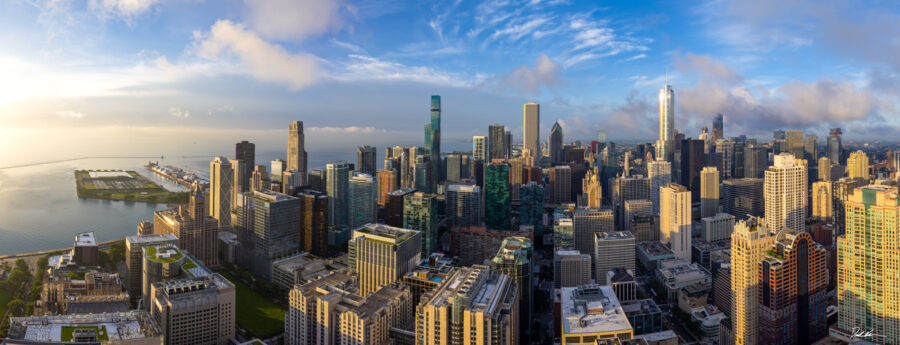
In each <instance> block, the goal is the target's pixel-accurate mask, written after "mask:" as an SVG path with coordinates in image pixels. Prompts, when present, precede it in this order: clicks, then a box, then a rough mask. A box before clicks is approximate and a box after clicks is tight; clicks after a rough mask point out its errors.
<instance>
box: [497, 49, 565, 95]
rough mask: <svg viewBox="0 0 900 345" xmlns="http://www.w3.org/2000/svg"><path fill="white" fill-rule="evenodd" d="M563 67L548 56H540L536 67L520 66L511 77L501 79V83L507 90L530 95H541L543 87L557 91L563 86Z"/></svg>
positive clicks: (536, 61)
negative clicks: (558, 87) (557, 88)
mask: <svg viewBox="0 0 900 345" xmlns="http://www.w3.org/2000/svg"><path fill="white" fill-rule="evenodd" d="M561 73H562V66H560V65H559V63H558V62H555V61H553V60H550V58H549V57H547V55H546V54H541V56H538V58H537V60H535V62H534V67H533V68H532V67H528V66H524V65H523V66H519V67H518V68H516V69H515V70H514V71H513V72H512V73H510V74H509V75H506V76H504V77H503V78H502V79H501V83H503V85H504V86H505V87H507V88H510V89H513V90H519V91H522V92H526V93H530V94H539V93H540V92H541V87H542V86H543V87H546V88H548V89H551V90H552V89H555V88H556V87H557V86H559V85H560V84H562V77H560V74H561Z"/></svg>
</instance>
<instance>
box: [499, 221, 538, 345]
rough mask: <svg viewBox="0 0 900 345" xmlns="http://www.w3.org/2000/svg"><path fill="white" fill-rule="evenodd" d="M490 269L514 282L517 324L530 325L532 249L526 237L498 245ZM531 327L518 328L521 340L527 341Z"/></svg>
mask: <svg viewBox="0 0 900 345" xmlns="http://www.w3.org/2000/svg"><path fill="white" fill-rule="evenodd" d="M491 269H494V270H496V271H500V272H502V273H503V274H505V275H507V276H509V277H510V278H512V280H514V281H515V282H516V285H517V286H518V290H519V291H518V292H517V293H516V295H517V298H518V299H519V302H518V304H519V322H520V324H521V325H531V324H532V321H533V320H534V319H533V315H534V310H533V308H534V302H533V299H534V286H533V285H532V280H533V278H534V277H533V276H534V274H533V272H534V248H533V247H532V245H531V240H530V239H528V238H527V237H507V238H505V239H503V243H501V244H500V250H499V251H497V255H495V256H494V258H493V259H491ZM531 333H532V332H531V327H520V328H519V335H520V336H522V338H521V339H529V337H530V336H531Z"/></svg>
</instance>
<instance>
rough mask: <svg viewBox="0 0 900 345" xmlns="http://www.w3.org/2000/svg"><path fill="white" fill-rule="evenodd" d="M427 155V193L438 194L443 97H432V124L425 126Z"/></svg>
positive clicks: (440, 170) (440, 167) (440, 168)
mask: <svg viewBox="0 0 900 345" xmlns="http://www.w3.org/2000/svg"><path fill="white" fill-rule="evenodd" d="M425 155H427V156H428V163H429V164H428V165H429V167H430V169H431V171H430V174H429V178H428V181H429V186H428V189H427V191H429V192H436V191H437V185H438V183H440V182H441V172H442V171H444V169H443V168H442V166H441V165H442V164H441V163H442V160H441V96H438V95H432V96H431V122H430V123H428V124H426V125H425Z"/></svg>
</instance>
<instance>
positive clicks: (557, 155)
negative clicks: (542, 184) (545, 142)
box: [549, 121, 563, 164]
mask: <svg viewBox="0 0 900 345" xmlns="http://www.w3.org/2000/svg"><path fill="white" fill-rule="evenodd" d="M549 149H550V164H559V163H563V130H562V127H561V126H560V125H559V121H556V122H553V127H551V128H550V139H549Z"/></svg>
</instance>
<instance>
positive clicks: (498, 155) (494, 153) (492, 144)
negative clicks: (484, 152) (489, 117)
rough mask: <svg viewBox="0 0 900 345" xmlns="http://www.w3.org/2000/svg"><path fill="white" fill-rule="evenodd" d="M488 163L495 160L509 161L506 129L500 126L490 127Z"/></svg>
mask: <svg viewBox="0 0 900 345" xmlns="http://www.w3.org/2000/svg"><path fill="white" fill-rule="evenodd" d="M488 152H489V156H490V157H489V159H488V162H492V161H494V160H495V159H503V160H505V159H507V158H509V153H508V152H506V127H504V126H503V125H500V124H494V125H490V126H489V127H488Z"/></svg>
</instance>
